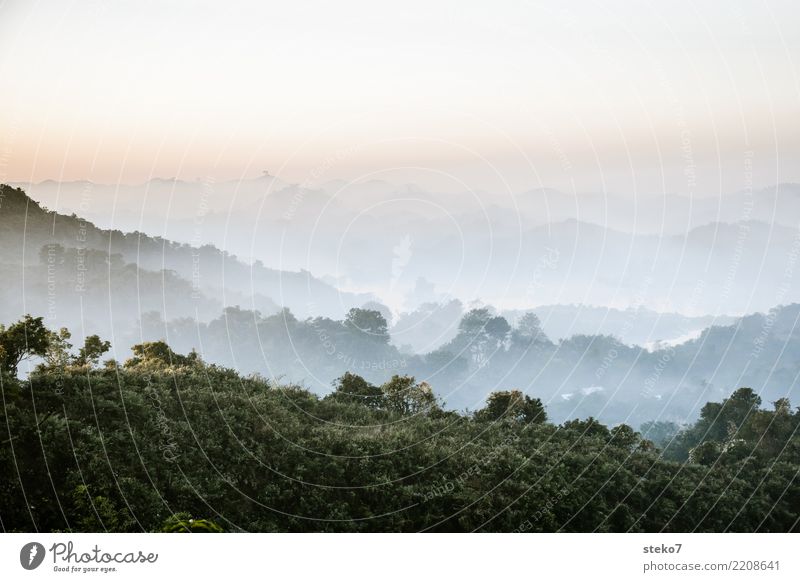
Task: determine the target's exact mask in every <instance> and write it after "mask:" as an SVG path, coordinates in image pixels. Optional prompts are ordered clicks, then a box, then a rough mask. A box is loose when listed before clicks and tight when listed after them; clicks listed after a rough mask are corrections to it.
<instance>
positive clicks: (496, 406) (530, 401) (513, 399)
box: [475, 390, 547, 423]
mask: <svg viewBox="0 0 800 582" xmlns="http://www.w3.org/2000/svg"><path fill="white" fill-rule="evenodd" d="M504 418H506V419H509V420H513V421H518V422H525V423H529V422H545V421H546V420H547V413H546V412H545V410H544V405H543V404H542V401H541V400H539V399H538V398H531V397H530V396H528V395H526V394H523V393H522V392H520V391H519V390H510V391H501V392H492V393H491V394H490V395H489V398H487V400H486V406H485V407H484V408H483V409H481V410H479V411H478V412H476V413H475V420H478V421H497V420H501V419H504Z"/></svg>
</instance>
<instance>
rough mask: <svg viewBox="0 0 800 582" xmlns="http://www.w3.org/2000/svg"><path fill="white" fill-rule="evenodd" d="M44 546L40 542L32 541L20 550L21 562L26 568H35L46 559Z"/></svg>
mask: <svg viewBox="0 0 800 582" xmlns="http://www.w3.org/2000/svg"><path fill="white" fill-rule="evenodd" d="M44 554H45V551H44V546H43V545H42V544H40V543H39V542H30V543H28V544H25V545H24V546H22V549H21V550H20V551H19V563H20V564H22V567H23V568H25V569H26V570H35V569H36V568H38V567H39V566H41V564H42V562H43V561H44Z"/></svg>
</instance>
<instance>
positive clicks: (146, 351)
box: [125, 341, 200, 368]
mask: <svg viewBox="0 0 800 582" xmlns="http://www.w3.org/2000/svg"><path fill="white" fill-rule="evenodd" d="M131 351H132V352H133V357H132V358H129V359H128V360H127V361H126V362H125V367H126V368H129V367H134V366H139V365H152V366H154V367H158V368H164V367H168V366H187V365H191V364H194V363H199V361H200V358H199V357H198V355H197V352H195V351H194V350H192V352H191V353H190V354H189V355H188V356H183V355H181V354H176V353H175V352H173V351H172V349H170V347H169V346H168V345H167V343H166V342H164V341H156V342H144V343H141V344H136V345H135V346H133V347H132V348H131Z"/></svg>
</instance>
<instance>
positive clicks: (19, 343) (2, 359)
mask: <svg viewBox="0 0 800 582" xmlns="http://www.w3.org/2000/svg"><path fill="white" fill-rule="evenodd" d="M67 333H69V332H67ZM51 337H52V332H51V331H50V330H48V329H47V328H46V327H45V325H44V320H43V318H41V317H31V316H30V315H26V316H25V317H24V318H22V319H21V320H20V321H18V322H16V323H13V324H11V325H10V326H8V327H5V326H4V325H2V324H0V370H2V371H3V372H5V373H7V374H10V375H12V376H13V375H16V373H17V366H19V364H20V362H22V361H23V360H26V359H28V358H30V357H31V356H42V357H44V356H45V355H46V354H47V349H48V347H49V346H50V340H51Z"/></svg>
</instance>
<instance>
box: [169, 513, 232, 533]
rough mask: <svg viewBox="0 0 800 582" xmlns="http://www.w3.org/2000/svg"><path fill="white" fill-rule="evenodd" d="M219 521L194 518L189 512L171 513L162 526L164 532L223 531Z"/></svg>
mask: <svg viewBox="0 0 800 582" xmlns="http://www.w3.org/2000/svg"><path fill="white" fill-rule="evenodd" d="M224 531H225V530H224V529H222V528H221V527H220V526H219V525H218V524H217V523H215V522H214V521H212V520H210V519H193V518H192V517H191V515H190V514H189V513H187V512H185V511H184V512H181V513H176V514H174V515H170V516H169V517H168V518H167V519H166V520H164V525H162V526H161V532H162V533H222V532H224Z"/></svg>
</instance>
